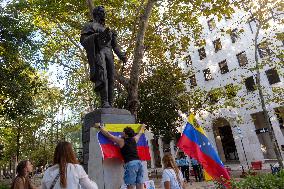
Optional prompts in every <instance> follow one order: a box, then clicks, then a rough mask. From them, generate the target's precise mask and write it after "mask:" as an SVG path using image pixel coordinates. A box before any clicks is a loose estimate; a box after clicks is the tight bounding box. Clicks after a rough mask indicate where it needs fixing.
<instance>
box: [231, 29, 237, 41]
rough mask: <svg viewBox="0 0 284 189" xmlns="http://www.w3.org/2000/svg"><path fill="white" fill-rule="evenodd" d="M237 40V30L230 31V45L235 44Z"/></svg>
mask: <svg viewBox="0 0 284 189" xmlns="http://www.w3.org/2000/svg"><path fill="white" fill-rule="evenodd" d="M238 38H239V35H238V30H237V28H235V29H233V30H232V33H231V39H232V43H235V42H236V41H237V39H238Z"/></svg>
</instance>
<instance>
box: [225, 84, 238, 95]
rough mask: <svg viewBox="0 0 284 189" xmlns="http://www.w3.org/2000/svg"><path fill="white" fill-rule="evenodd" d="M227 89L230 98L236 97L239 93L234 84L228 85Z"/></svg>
mask: <svg viewBox="0 0 284 189" xmlns="http://www.w3.org/2000/svg"><path fill="white" fill-rule="evenodd" d="M225 90H226V94H227V97H228V98H234V97H235V96H236V95H237V92H236V89H235V87H234V86H233V84H229V85H226V86H225Z"/></svg>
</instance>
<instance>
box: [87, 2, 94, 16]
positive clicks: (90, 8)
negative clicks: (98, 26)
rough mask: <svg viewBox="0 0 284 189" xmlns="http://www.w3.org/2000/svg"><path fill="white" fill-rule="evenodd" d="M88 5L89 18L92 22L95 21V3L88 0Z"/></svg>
mask: <svg viewBox="0 0 284 189" xmlns="http://www.w3.org/2000/svg"><path fill="white" fill-rule="evenodd" d="M86 3H87V4H88V8H89V16H90V18H91V20H93V10H94V2H93V0H86Z"/></svg>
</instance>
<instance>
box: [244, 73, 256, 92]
mask: <svg viewBox="0 0 284 189" xmlns="http://www.w3.org/2000/svg"><path fill="white" fill-rule="evenodd" d="M245 85H246V88H247V91H248V92H251V91H254V90H255V82H254V79H253V76H251V77H248V78H246V79H245Z"/></svg>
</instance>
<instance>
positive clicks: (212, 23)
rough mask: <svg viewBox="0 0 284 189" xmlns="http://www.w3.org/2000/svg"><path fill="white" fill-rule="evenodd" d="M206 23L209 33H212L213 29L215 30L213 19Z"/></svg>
mask: <svg viewBox="0 0 284 189" xmlns="http://www.w3.org/2000/svg"><path fill="white" fill-rule="evenodd" d="M207 23H208V27H209V30H210V31H212V30H213V29H215V28H216V23H215V21H214V18H212V19H210V20H208V22H207Z"/></svg>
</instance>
